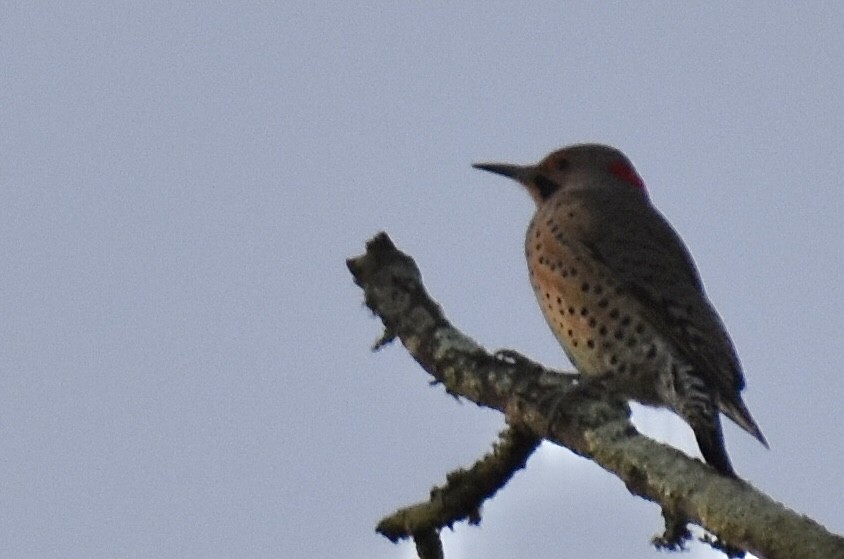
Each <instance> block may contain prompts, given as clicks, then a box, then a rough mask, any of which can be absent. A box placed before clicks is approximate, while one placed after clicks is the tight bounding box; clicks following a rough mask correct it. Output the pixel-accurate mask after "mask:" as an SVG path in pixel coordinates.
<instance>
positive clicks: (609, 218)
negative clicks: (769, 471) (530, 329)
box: [474, 144, 768, 477]
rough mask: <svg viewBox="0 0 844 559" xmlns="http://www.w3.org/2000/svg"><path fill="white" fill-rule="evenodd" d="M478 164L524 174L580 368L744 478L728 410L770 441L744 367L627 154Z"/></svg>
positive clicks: (552, 306) (563, 334)
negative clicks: (672, 424)
mask: <svg viewBox="0 0 844 559" xmlns="http://www.w3.org/2000/svg"><path fill="white" fill-rule="evenodd" d="M474 167H476V168H478V169H483V170H485V171H491V172H493V173H497V174H500V175H504V176H506V177H509V178H511V179H515V180H516V181H518V182H520V183H521V184H522V185H523V186H524V187H525V188H526V189H527V191H528V192H529V193H530V195H531V197H532V198H533V199H534V201H535V202H536V207H537V210H536V214H535V215H534V216H533V219H532V220H531V222H530V226H529V227H528V230H527V237H526V239H525V256H526V258H527V262H528V271H529V275H530V282H531V285H532V286H533V290H534V292H535V294H536V298H537V300H538V302H539V306H540V307H541V308H542V312H543V314H544V315H545V320H546V321H547V322H548V325H549V326H550V327H551V330H552V331H553V333H554V335H555V336H556V338H557V340H559V342H560V344H561V345H562V346H563V350H564V351H565V353H566V355H567V356H568V357H569V359H570V360H571V362H572V364H573V365H574V366H575V367H576V368H577V370H578V371H579V372H580V373H581V374H582V375H583V376H584V377H585V378H589V377H593V378H594V377H600V378H601V379H603V380H604V381H605V383H606V385H607V386H608V387H609V388H610V389H612V390H613V391H615V393H617V394H618V395H620V396H622V397H623V398H625V399H630V400H635V401H638V402H640V403H642V404H645V405H650V406H657V407H667V408H669V409H670V410H672V411H674V412H675V413H677V414H678V415H680V416H681V417H682V418H683V419H684V420H685V421H686V422H687V423H688V424H689V425H690V426H691V428H692V430H693V431H694V434H695V438H696V439H697V443H698V446H699V447H700V450H701V453H702V454H703V457H704V459H705V460H706V462H708V463H709V464H710V465H711V466H712V467H714V468H715V469H716V470H718V471H719V472H721V473H722V474H724V475H727V476H730V477H736V476H735V472H734V470H733V468H732V465H731V464H730V459H729V457H728V456H727V452H726V449H725V448H724V438H723V434H722V431H721V420H720V416H719V411H720V412H723V413H724V414H725V415H726V416H727V417H729V418H730V419H732V420H733V421H734V422H735V423H736V424H738V425H739V426H740V427H741V428H742V429H744V430H745V431H747V432H748V433H750V434H751V435H753V436H754V437H756V439H758V440H759V441H760V442H761V443H762V444H763V445H765V446H766V447H767V446H768V445H767V442H766V441H765V437H764V436H763V435H762V432H761V431H760V430H759V427H758V426H757V425H756V422H755V421H754V420H753V418H752V417H751V415H750V412H749V411H748V409H747V407H746V406H745V405H744V402H743V401H742V399H741V394H740V393H741V390H742V389H743V388H744V377H743V374H742V370H741V365H740V364H739V360H738V357H737V356H736V352H735V349H734V348H733V344H732V342H731V340H730V338H729V336H728V334H727V332H726V330H725V328H724V324H723V323H722V322H721V319H720V318H719V316H718V314H717V313H716V312H715V309H714V308H713V307H712V305H711V303H710V302H709V300H708V299H707V297H706V294H705V292H704V289H703V284H702V283H701V280H700V277H699V276H698V272H697V269H696V268H695V265H694V262H693V261H692V258H691V256H690V255H689V252H688V250H687V249H686V247H685V245H684V244H683V242H682V241H681V240H680V237H679V236H678V235H677V233H676V232H675V231H674V230H673V229H672V228H671V226H670V225H669V224H668V222H667V221H666V220H665V218H664V217H663V216H662V215H661V214H660V213H659V212H658V211H657V210H656V209H655V208H654V207H653V206H652V205H651V203H650V200H649V199H648V193H647V191H646V190H645V184H644V182H643V181H642V179H641V177H640V176H639V174H638V173H637V172H636V170H635V169H634V167H633V165H632V164H631V163H630V161H629V160H628V159H627V157H625V156H624V154H622V153H621V152H619V151H618V150H616V149H614V148H611V147H608V146H603V145H598V144H581V145H573V146H569V147H566V148H563V149H560V150H558V151H555V152H553V153H551V154H550V155H548V156H547V157H545V159H543V160H542V161H541V162H539V163H538V164H536V165H527V166H520V165H510V164H500V163H483V164H476V165H474Z"/></svg>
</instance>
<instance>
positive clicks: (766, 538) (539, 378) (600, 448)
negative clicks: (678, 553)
mask: <svg viewBox="0 0 844 559" xmlns="http://www.w3.org/2000/svg"><path fill="white" fill-rule="evenodd" d="M347 265H348V267H349V270H350V271H351V273H352V275H353V276H354V279H355V282H356V283H357V285H359V286H360V287H361V288H363V291H364V296H365V302H366V305H367V306H368V307H369V308H370V309H372V311H373V312H374V313H375V314H376V315H378V316H379V317H380V318H381V320H382V321H383V323H384V327H385V334H384V336H383V337H382V339H381V340H380V341H379V342H378V343H377V344H376V348H377V347H380V346H382V345H384V344H385V343H388V342H389V341H391V340H392V339H394V338H395V337H398V338H399V339H400V340H401V342H402V343H403V344H404V346H405V347H406V348H407V350H408V351H409V352H410V354H411V355H412V356H413V358H414V359H415V360H416V361H417V362H418V363H419V364H420V365H421V366H422V368H423V369H425V371H427V372H428V373H429V374H430V375H431V376H433V377H434V379H435V380H436V381H437V382H439V383H442V384H443V385H444V386H445V388H446V391H447V392H448V393H450V394H452V395H455V396H459V397H463V398H466V399H468V400H471V401H472V402H474V403H476V404H478V405H479V406H484V407H488V408H492V409H496V410H499V411H501V412H503V413H504V414H505V415H506V417H507V420H508V422H509V423H510V425H511V426H513V428H518V429H522V430H527V431H529V432H530V433H532V434H533V435H532V436H533V437H536V438H544V439H547V440H548V441H550V442H552V443H555V444H558V445H561V446H564V447H566V448H568V449H570V450H571V451H573V452H575V453H576V454H578V455H580V456H583V457H586V458H588V459H590V460H592V461H593V462H595V463H596V464H598V465H599V466H601V467H602V468H604V469H605V470H607V471H609V472H612V473H613V474H615V475H616V476H617V477H618V478H619V479H621V480H622V481H623V482H624V483H625V485H626V486H627V488H628V490H629V491H630V492H631V493H632V494H634V495H638V496H640V497H642V498H644V499H647V500H649V501H653V502H655V503H658V504H659V505H660V506H661V507H662V509H663V514H664V516H665V517H666V520H667V522H666V534H665V536H664V538H665V539H664V541H662V542H661V543H663V544H665V545H667V546H668V547H676V546H677V545H678V544H679V545H682V539H683V537H684V530H683V529H682V528H681V527H682V526H684V525H685V522H686V520H687V521H689V522H693V523H695V524H697V525H699V526H701V527H703V528H704V529H706V530H707V531H709V532H710V533H712V534H714V535H715V536H716V537H717V542H714V545H715V546H716V547H718V548H720V549H724V550H730V555H739V554H740V553H739V552H738V550H744V551H750V552H752V553H754V554H755V555H757V556H759V557H766V558H768V559H780V558H783V559H784V558H793V557H803V558H806V559H815V558H817V559H821V558H822V559H831V558H844V538H842V537H840V536H837V535H834V534H832V533H830V532H828V531H827V530H826V529H825V528H824V527H823V526H821V525H820V524H818V523H816V522H814V521H813V520H811V519H809V518H807V517H805V516H801V515H799V514H797V513H795V512H793V511H791V510H789V509H787V508H786V507H784V506H783V505H781V504H779V503H777V502H776V501H774V500H772V499H771V498H770V497H768V496H767V495H765V494H763V493H761V492H759V491H758V490H757V489H755V488H754V487H752V486H751V485H750V484H748V483H746V482H744V481H741V480H733V479H729V478H726V477H723V476H721V475H719V474H718V473H717V472H715V470H713V469H711V468H710V467H708V466H706V465H705V464H703V463H702V462H700V461H698V460H694V459H691V458H689V457H688V456H686V455H685V454H683V453H682V452H680V451H679V450H677V449H674V448H672V447H670V446H667V445H664V444H661V443H658V442H656V441H653V440H651V439H649V438H647V437H645V436H643V435H641V434H640V433H638V431H636V429H635V428H634V427H633V425H632V424H631V423H630V421H629V409H628V407H627V405H626V404H625V403H624V402H620V401H618V400H616V399H614V398H613V397H612V396H611V395H610V394H608V393H606V392H604V391H601V390H600V389H597V390H595V389H594V387H591V388H584V386H585V385H583V384H577V383H576V378H577V377H576V376H575V375H564V374H560V373H557V372H554V371H550V370H548V369H545V368H544V367H542V366H540V365H538V364H536V363H534V362H532V361H530V360H528V359H526V358H524V357H521V356H519V355H518V354H516V353H514V352H507V354H506V355H504V356H502V355H497V356H496V355H490V354H489V353H488V352H486V351H485V350H484V349H483V348H482V347H481V346H480V345H478V344H477V343H476V342H475V341H473V340H472V339H470V338H469V337H467V336H466V335H464V334H463V333H461V332H460V331H459V330H457V329H456V328H454V327H453V326H452V325H451V324H450V323H449V322H448V320H446V318H445V316H444V314H443V312H442V309H441V308H440V307H439V305H437V304H436V303H435V302H434V301H433V300H432V299H431V298H430V297H429V296H428V294H427V292H426V291H425V288H424V286H423V285H422V279H421V274H420V273H419V269H418V268H417V267H416V264H415V263H414V262H413V260H412V259H411V258H410V257H409V256H407V255H406V254H404V253H402V252H400V251H399V250H397V249H396V248H395V246H394V245H393V243H392V241H391V240H390V239H389V237H388V236H387V235H386V234H384V233H380V234H378V235H376V236H375V237H374V238H373V239H372V240H370V241H369V242H368V243H367V245H366V254H364V255H362V256H359V257H356V258H352V259H349V260H348V261H347ZM549 401H551V403H552V404H553V405H550V406H549ZM530 438H531V437H530V436H528V437H527V439H526V440H530ZM531 451H532V448H531V449H530V450H528V451H527V452H526V454H525V456H524V458H525V460H526V459H527V455H529V453H530V452H531ZM507 479H509V475H508V476H507ZM449 481H451V479H450V480H449ZM504 482H506V479H504ZM502 483H503V482H502ZM496 489H497V488H496ZM494 492H495V491H494V490H493V491H491V492H490V491H480V492H475V495H474V497H473V498H475V499H480V500H479V501H478V502H477V503H475V504H474V505H473V506H474V507H475V510H479V506H480V503H481V501H482V500H483V499H486V498H488V497H490V496H491V495H492V494H493V493H494ZM411 508H412V507H411ZM464 508H465V507H464ZM470 508H471V507H470ZM405 510H407V509H405ZM464 512H465V510H464ZM401 514H402V511H399V513H396V515H391V517H388V518H387V519H385V520H384V521H383V522H382V523H381V524H379V530H380V529H381V528H382V527H384V526H387V528H385V531H384V532H382V533H385V535H388V537H391V539H394V540H395V539H396V538H400V537H405V536H415V535H417V534H418V535H419V536H420V538H419V539H417V547H419V545H420V543H422V542H428V543H427V544H426V545H429V544H430V541H431V540H430V537H431V534H432V533H433V530H435V529H439V528H442V527H444V526H448V525H451V523H452V522H454V520H456V519H458V518H459V517H460V516H461V515H460V514H458V515H455V514H450V515H446V517H445V519H444V517H440V523H439V524H438V525H434V524H432V523H431V522H430V521H426V523H423V524H418V525H412V524H411V525H408V524H407V522H406V521H405V520H406V518H407V516H404V517H402V518H404V519H405V520H399V521H397V522H393V523H392V524H391V523H390V522H391V519H392V520H393V521H395V520H396V519H397V518H399V516H397V515H401ZM463 516H466V515H465V514H464V515H463ZM468 517H469V518H470V520H471V519H472V518H473V517H472V516H471V515H468ZM385 523H386V525H385ZM423 535H424V538H421V536H423ZM437 545H438V544H437ZM440 553H441V549H440Z"/></svg>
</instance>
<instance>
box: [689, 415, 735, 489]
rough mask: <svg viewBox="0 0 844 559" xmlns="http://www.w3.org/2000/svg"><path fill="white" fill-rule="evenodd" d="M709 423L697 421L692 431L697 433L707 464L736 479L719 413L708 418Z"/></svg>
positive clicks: (696, 436) (696, 437) (698, 442)
mask: <svg viewBox="0 0 844 559" xmlns="http://www.w3.org/2000/svg"><path fill="white" fill-rule="evenodd" d="M707 419H708V421H695V422H694V423H692V430H693V431H694V432H695V439H697V445H698V447H700V452H701V454H703V458H704V460H706V463H707V464H709V465H710V466H712V467H713V468H715V469H716V470H718V471H719V472H720V473H721V474H723V475H725V476H727V477H732V478H735V477H737V476H736V472H735V470H733V465H732V464H731V463H730V457H729V456H727V449H726V448H725V447H724V435H723V433H722V432H721V418H720V417H718V414H717V412H716V413H715V414H714V416H710V417H708V418H707Z"/></svg>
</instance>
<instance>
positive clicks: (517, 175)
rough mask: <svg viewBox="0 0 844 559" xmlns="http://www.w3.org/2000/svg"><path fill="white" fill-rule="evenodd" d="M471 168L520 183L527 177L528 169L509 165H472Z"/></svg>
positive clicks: (522, 166)
mask: <svg viewBox="0 0 844 559" xmlns="http://www.w3.org/2000/svg"><path fill="white" fill-rule="evenodd" d="M472 167H474V168H475V169H480V170H482V171H489V172H490V173H495V174H497V175H504V176H505V177H508V178H511V179H513V180H517V181H521V180H522V179H524V178H525V177H526V175H527V172H528V171H529V170H530V167H526V166H524V165H511V164H509V163H473V164H472Z"/></svg>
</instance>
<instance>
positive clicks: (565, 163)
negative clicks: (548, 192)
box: [557, 157, 570, 171]
mask: <svg viewBox="0 0 844 559" xmlns="http://www.w3.org/2000/svg"><path fill="white" fill-rule="evenodd" d="M569 165H570V163H569V160H568V159H566V158H565V157H561V158H559V159H557V170H558V171H565V170H566V169H568V168H569Z"/></svg>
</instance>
